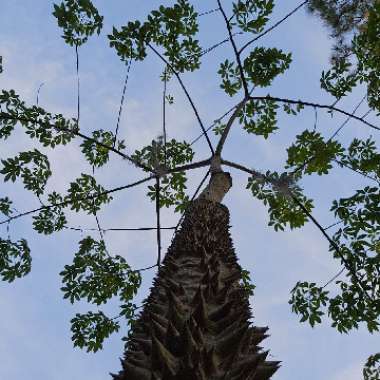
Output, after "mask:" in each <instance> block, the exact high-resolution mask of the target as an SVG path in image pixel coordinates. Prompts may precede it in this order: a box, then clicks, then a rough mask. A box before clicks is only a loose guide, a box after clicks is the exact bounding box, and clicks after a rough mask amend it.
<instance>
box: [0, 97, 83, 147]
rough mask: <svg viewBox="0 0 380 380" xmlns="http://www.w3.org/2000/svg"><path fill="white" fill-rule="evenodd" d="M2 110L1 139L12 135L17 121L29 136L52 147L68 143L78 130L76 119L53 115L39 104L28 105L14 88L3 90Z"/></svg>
mask: <svg viewBox="0 0 380 380" xmlns="http://www.w3.org/2000/svg"><path fill="white" fill-rule="evenodd" d="M3 108H5V109H6V112H4V111H3ZM0 111H1V114H0V116H1V117H0V139H4V140H5V139H7V138H8V137H9V136H10V135H11V133H12V131H13V129H14V127H15V125H16V124H17V122H19V123H20V124H21V125H22V126H23V127H24V128H25V130H26V131H25V133H26V134H27V135H29V137H31V138H35V139H37V140H38V141H39V142H40V143H41V144H42V145H43V146H50V147H51V148H54V147H55V146H56V145H59V144H62V145H66V144H67V143H69V142H70V141H71V140H72V139H73V138H74V136H75V134H74V132H75V131H77V130H78V125H77V122H76V121H75V120H74V119H73V120H68V119H65V118H64V117H63V116H62V115H61V114H57V115H52V114H51V113H49V112H46V111H45V110H44V109H42V108H40V107H37V106H32V107H27V106H26V105H25V102H24V101H22V100H21V99H20V97H19V95H17V94H16V93H15V92H14V91H13V90H10V91H5V90H2V92H1V94H0Z"/></svg>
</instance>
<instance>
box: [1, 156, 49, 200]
mask: <svg viewBox="0 0 380 380" xmlns="http://www.w3.org/2000/svg"><path fill="white" fill-rule="evenodd" d="M1 163H2V164H3V168H2V169H1V170H0V173H1V174H4V182H7V181H9V180H11V181H12V182H15V181H16V179H17V178H18V177H21V178H22V181H23V183H24V186H25V188H26V189H27V190H31V191H33V192H34V193H35V194H36V195H41V194H43V192H44V188H45V185H46V182H47V180H48V179H49V177H50V176H51V174H52V173H51V170H50V164H49V160H48V158H47V156H46V155H45V154H42V153H41V152H40V151H38V150H37V149H34V150H32V151H28V152H21V153H20V154H19V155H18V156H16V157H14V158H8V159H6V160H1Z"/></svg>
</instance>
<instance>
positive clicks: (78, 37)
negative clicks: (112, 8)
mask: <svg viewBox="0 0 380 380" xmlns="http://www.w3.org/2000/svg"><path fill="white" fill-rule="evenodd" d="M53 16H54V17H55V18H56V19H57V22H58V26H59V27H61V28H62V29H63V36H62V38H63V39H64V40H65V42H66V43H67V44H69V45H70V46H74V45H75V46H80V45H82V44H84V43H85V42H87V40H88V37H89V36H91V35H93V34H94V33H95V32H96V33H97V34H99V33H100V31H101V29H102V27H103V16H101V15H100V14H99V12H98V10H97V9H96V7H95V6H94V5H93V4H92V2H91V0H64V1H62V3H61V4H60V5H57V4H54V12H53Z"/></svg>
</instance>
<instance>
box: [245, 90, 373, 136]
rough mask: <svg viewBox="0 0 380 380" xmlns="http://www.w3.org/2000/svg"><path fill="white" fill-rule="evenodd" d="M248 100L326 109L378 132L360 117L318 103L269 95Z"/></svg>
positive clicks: (252, 97) (251, 97)
mask: <svg viewBox="0 0 380 380" xmlns="http://www.w3.org/2000/svg"><path fill="white" fill-rule="evenodd" d="M250 99H252V100H272V101H275V102H281V103H290V104H300V105H303V106H306V107H317V108H322V109H328V110H330V111H336V112H339V113H341V114H343V115H346V116H350V117H351V118H353V119H355V120H358V121H360V122H361V123H363V124H365V125H367V126H369V127H371V128H373V129H376V130H378V131H380V128H379V127H377V126H376V125H374V124H372V123H369V122H368V121H365V120H364V119H363V118H362V117H359V116H355V115H354V114H352V113H350V112H347V111H344V110H342V109H341V108H336V107H334V106H330V105H328V104H318V103H312V102H306V101H302V100H293V99H284V98H277V97H274V96H269V95H268V96H250Z"/></svg>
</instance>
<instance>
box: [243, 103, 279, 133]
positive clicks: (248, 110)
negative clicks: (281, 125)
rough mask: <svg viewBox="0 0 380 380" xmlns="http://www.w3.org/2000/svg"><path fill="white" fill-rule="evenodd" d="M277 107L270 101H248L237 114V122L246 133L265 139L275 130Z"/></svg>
mask: <svg viewBox="0 0 380 380" xmlns="http://www.w3.org/2000/svg"><path fill="white" fill-rule="evenodd" d="M277 109H278V105H277V103H276V102H275V101H273V100H270V99H262V100H250V101H248V102H246V103H245V105H244V107H243V108H242V110H241V112H240V114H239V116H238V117H239V122H240V124H241V125H243V128H244V129H245V130H246V131H247V132H248V133H253V134H255V135H258V136H263V137H264V138H265V139H267V138H268V137H269V135H270V134H271V133H273V132H274V131H275V130H277V129H278V128H277Z"/></svg>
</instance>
